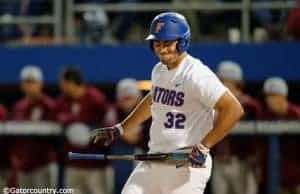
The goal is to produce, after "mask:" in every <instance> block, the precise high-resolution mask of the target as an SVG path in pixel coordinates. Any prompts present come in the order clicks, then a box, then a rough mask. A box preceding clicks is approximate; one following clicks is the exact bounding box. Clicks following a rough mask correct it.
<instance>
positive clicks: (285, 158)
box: [263, 77, 300, 193]
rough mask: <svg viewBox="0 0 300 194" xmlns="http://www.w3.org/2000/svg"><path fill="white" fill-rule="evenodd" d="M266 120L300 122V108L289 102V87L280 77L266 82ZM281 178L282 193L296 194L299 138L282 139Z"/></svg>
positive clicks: (299, 175)
mask: <svg viewBox="0 0 300 194" xmlns="http://www.w3.org/2000/svg"><path fill="white" fill-rule="evenodd" d="M263 91H264V94H265V109H264V110H265V111H264V119H266V120H299V119H300V106H299V105H296V104H294V103H291V102H289V101H288V93H289V91H288V85H287V83H286V81H285V80H284V79H282V78H280V77H271V78H269V79H267V80H266V81H265V82H264V86H263ZM280 143H281V146H280V149H281V151H280V153H281V157H280V159H281V160H280V177H281V186H282V192H287V193H296V189H297V187H298V188H299V186H300V166H299V164H300V152H299V146H300V144H299V136H296V135H290V136H289V135H286V136H282V137H281V139H280Z"/></svg>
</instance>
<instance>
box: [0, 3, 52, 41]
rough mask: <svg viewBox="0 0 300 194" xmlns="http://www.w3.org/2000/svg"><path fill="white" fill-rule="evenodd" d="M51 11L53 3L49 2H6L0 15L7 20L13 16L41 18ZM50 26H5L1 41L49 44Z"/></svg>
mask: <svg viewBox="0 0 300 194" xmlns="http://www.w3.org/2000/svg"><path fill="white" fill-rule="evenodd" d="M49 9H51V1H49V0H12V1H10V0H5V1H3V2H1V6H0V13H3V15H5V17H6V18H7V19H10V18H11V17H13V16H36V17H37V16H39V15H42V14H45V13H47V14H49V13H50V10H49ZM49 31H50V29H49V26H45V25H39V24H25V23H21V24H18V25H12V24H8V25H4V26H3V27H2V26H0V41H7V40H16V39H20V40H21V41H22V42H23V43H32V42H36V40H35V38H36V37H42V36H43V38H42V39H41V38H39V41H46V42H49V41H50V38H49V35H50V32H49Z"/></svg>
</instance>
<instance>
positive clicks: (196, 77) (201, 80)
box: [191, 66, 227, 108]
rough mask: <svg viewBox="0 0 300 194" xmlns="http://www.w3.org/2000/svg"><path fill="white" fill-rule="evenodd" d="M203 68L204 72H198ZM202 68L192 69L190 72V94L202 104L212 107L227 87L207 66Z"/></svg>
mask: <svg viewBox="0 0 300 194" xmlns="http://www.w3.org/2000/svg"><path fill="white" fill-rule="evenodd" d="M197 70H198V69H197ZM203 70H205V72H199V71H203ZM203 70H202V69H201V70H199V71H194V72H193V74H192V80H191V82H192V83H191V85H192V87H191V89H192V94H193V95H194V96H195V98H196V99H199V100H200V102H201V103H202V104H204V105H205V106H207V107H209V108H213V107H214V106H215V104H216V103H217V101H218V100H219V98H220V97H221V96H222V95H223V94H224V93H225V92H226V91H227V88H226V87H225V86H224V85H223V84H222V82H221V81H220V80H219V79H218V78H217V76H216V75H215V74H214V73H213V72H212V71H211V70H210V69H209V68H208V67H206V66H204V68H203Z"/></svg>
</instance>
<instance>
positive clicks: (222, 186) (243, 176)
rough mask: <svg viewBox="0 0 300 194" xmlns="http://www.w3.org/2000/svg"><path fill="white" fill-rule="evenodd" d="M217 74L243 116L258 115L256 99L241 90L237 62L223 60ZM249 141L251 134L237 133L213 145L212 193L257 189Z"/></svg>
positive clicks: (252, 193)
mask: <svg viewBox="0 0 300 194" xmlns="http://www.w3.org/2000/svg"><path fill="white" fill-rule="evenodd" d="M217 75H218V76H219V78H220V79H221V81H222V82H223V83H224V85H225V86H226V87H227V88H228V89H229V90H230V91H231V92H232V93H233V94H234V95H235V96H236V97H237V99H238V100H239V101H240V103H241V104H242V106H243V108H244V111H245V116H244V119H257V118H259V117H261V107H260V104H259V102H258V101H257V100H255V99H254V98H253V97H250V96H249V95H247V94H245V93H244V92H243V90H242V89H243V72H242V70H241V68H240V65H239V64H237V63H236V62H233V61H223V62H221V63H220V64H219V66H218V69H217ZM247 138H248V137H247ZM253 141H254V140H252V139H251V138H250V139H244V138H243V137H241V136H238V137H230V138H227V139H225V140H223V141H222V142H221V143H220V144H218V145H217V146H216V148H215V154H216V156H215V165H214V166H215V168H214V170H213V176H212V191H213V193H214V194H218V193H228V194H229V193H230V194H240V193H246V194H256V193H257V192H258V180H257V177H256V173H257V165H256V163H257V161H256V158H255V157H256V156H255V152H254V148H253V147H252V144H254V143H253ZM237 148H240V149H242V150H240V149H237ZM245 153H246V154H245Z"/></svg>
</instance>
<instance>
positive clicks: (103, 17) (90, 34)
mask: <svg viewBox="0 0 300 194" xmlns="http://www.w3.org/2000/svg"><path fill="white" fill-rule="evenodd" d="M108 23H109V18H108V16H107V14H106V12H105V11H104V10H103V9H101V7H99V8H98V9H97V10H94V11H87V12H85V13H84V14H83V22H82V34H81V39H82V41H83V42H84V43H86V44H97V43H100V42H103V41H105V40H104V38H105V36H109V31H108V28H107V26H108Z"/></svg>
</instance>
